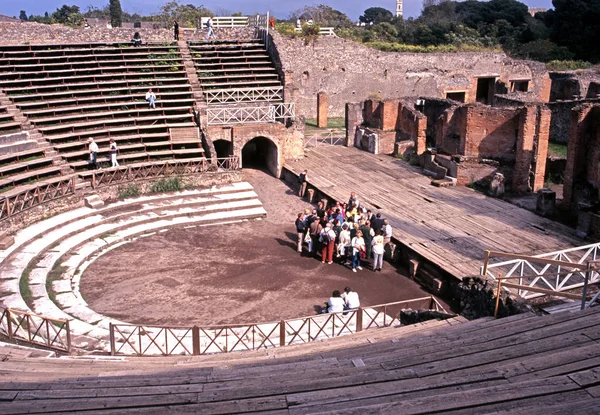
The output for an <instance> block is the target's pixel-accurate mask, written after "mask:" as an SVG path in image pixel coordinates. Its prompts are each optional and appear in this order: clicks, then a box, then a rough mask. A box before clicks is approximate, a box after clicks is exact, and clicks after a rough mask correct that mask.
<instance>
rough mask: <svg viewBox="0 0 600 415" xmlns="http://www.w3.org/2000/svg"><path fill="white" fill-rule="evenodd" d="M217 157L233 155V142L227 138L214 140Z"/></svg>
mask: <svg viewBox="0 0 600 415" xmlns="http://www.w3.org/2000/svg"><path fill="white" fill-rule="evenodd" d="M213 145H214V146H215V153H216V154H217V158H223V157H229V156H232V155H233V144H232V143H231V141H227V140H215V141H213Z"/></svg>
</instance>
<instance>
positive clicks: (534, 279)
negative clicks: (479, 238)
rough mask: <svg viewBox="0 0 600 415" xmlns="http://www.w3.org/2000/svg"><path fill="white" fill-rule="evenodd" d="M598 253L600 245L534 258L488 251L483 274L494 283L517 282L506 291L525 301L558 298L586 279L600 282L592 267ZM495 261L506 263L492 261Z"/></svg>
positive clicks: (598, 275)
mask: <svg viewBox="0 0 600 415" xmlns="http://www.w3.org/2000/svg"><path fill="white" fill-rule="evenodd" d="M599 253H600V243H595V244H590V245H585V246H579V247H575V248H569V249H563V250H562V251H556V252H550V253H547V254H540V255H535V256H528V255H516V254H510V253H506V252H492V251H486V257H485V260H484V263H483V266H482V267H481V275H482V276H485V277H490V278H492V279H494V280H498V277H499V276H500V275H502V278H503V279H505V280H508V279H512V280H515V281H514V284H513V283H512V282H511V283H505V284H503V285H504V287H505V288H506V289H509V288H513V289H515V290H516V293H517V294H518V295H519V296H521V297H523V298H525V299H530V298H534V297H539V296H542V295H558V294H559V293H563V292H564V291H568V290H572V289H574V288H579V287H583V286H584V285H585V284H586V280H587V282H588V283H590V284H593V283H596V282H599V281H600V272H599V271H598V270H597V269H596V268H595V267H590V263H593V262H595V261H597V260H598V259H600V258H598V257H599ZM495 258H502V259H505V260H506V261H502V262H491V261H490V259H495ZM511 285H514V287H511ZM561 295H563V296H565V294H561Z"/></svg>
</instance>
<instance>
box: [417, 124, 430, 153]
mask: <svg viewBox="0 0 600 415" xmlns="http://www.w3.org/2000/svg"><path fill="white" fill-rule="evenodd" d="M415 150H416V151H417V154H418V155H421V154H423V153H425V151H426V150H427V117H425V116H419V118H418V123H417V141H416V142H415Z"/></svg>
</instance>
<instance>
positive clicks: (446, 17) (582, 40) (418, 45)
mask: <svg viewBox="0 0 600 415" xmlns="http://www.w3.org/2000/svg"><path fill="white" fill-rule="evenodd" d="M553 5H554V10H549V11H547V12H542V13H536V14H535V16H532V15H531V14H530V13H529V9H528V7H527V5H525V4H523V3H521V2H519V1H516V0H490V1H476V0H467V1H462V2H457V1H447V0H425V3H424V8H423V11H422V13H421V15H420V16H419V17H418V18H416V19H413V18H408V19H403V18H401V17H396V16H394V15H393V14H392V12H390V11H389V10H386V9H384V8H380V7H371V8H368V9H367V10H365V11H364V13H363V15H362V16H361V17H360V19H359V21H360V23H359V24H360V25H361V26H357V25H356V23H354V22H352V21H351V20H350V19H348V17H347V16H346V15H344V14H343V13H340V12H338V11H336V10H333V9H332V8H331V7H329V6H325V5H320V6H309V7H305V8H303V9H300V10H297V11H296V12H294V13H292V14H291V15H290V17H289V19H287V20H286V22H285V23H287V25H288V27H289V26H290V25H295V24H296V22H297V20H298V19H301V20H303V21H304V20H307V19H309V18H312V19H313V20H314V21H315V22H316V23H317V24H319V25H320V26H330V27H335V29H336V34H337V35H338V36H342V37H345V38H350V39H352V40H355V41H359V42H364V43H369V44H371V45H374V46H376V47H378V48H380V49H384V50H410V49H422V50H427V49H430V50H433V49H435V48H436V47H437V49H439V50H451V49H452V48H455V49H466V50H476V49H499V48H502V49H503V50H504V51H506V52H507V53H509V54H510V55H512V56H515V57H522V58H527V59H535V60H539V61H543V62H548V61H554V60H573V59H576V60H583V61H589V62H594V63H596V62H600V43H598V42H597V39H599V36H598V35H600V0H578V1H577V2H572V1H569V0H553ZM282 28H283V29H284V30H286V26H285V24H284V25H282ZM406 45H409V47H406ZM410 46H412V47H410Z"/></svg>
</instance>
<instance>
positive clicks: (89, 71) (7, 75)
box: [0, 65, 181, 81]
mask: <svg viewBox="0 0 600 415" xmlns="http://www.w3.org/2000/svg"><path fill="white" fill-rule="evenodd" d="M165 69H168V67H167V66H165V65H127V66H122V65H115V66H103V67H95V68H79V69H62V70H60V69H59V70H48V71H43V72H38V71H25V72H21V71H13V72H0V80H2V81H5V80H19V79H45V78H62V77H69V76H78V75H81V76H92V75H104V74H118V75H123V74H129V73H132V74H137V73H140V74H142V73H143V74H145V75H147V76H151V75H152V74H153V73H160V72H164V71H165ZM169 72H173V73H178V72H181V71H171V70H169Z"/></svg>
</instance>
